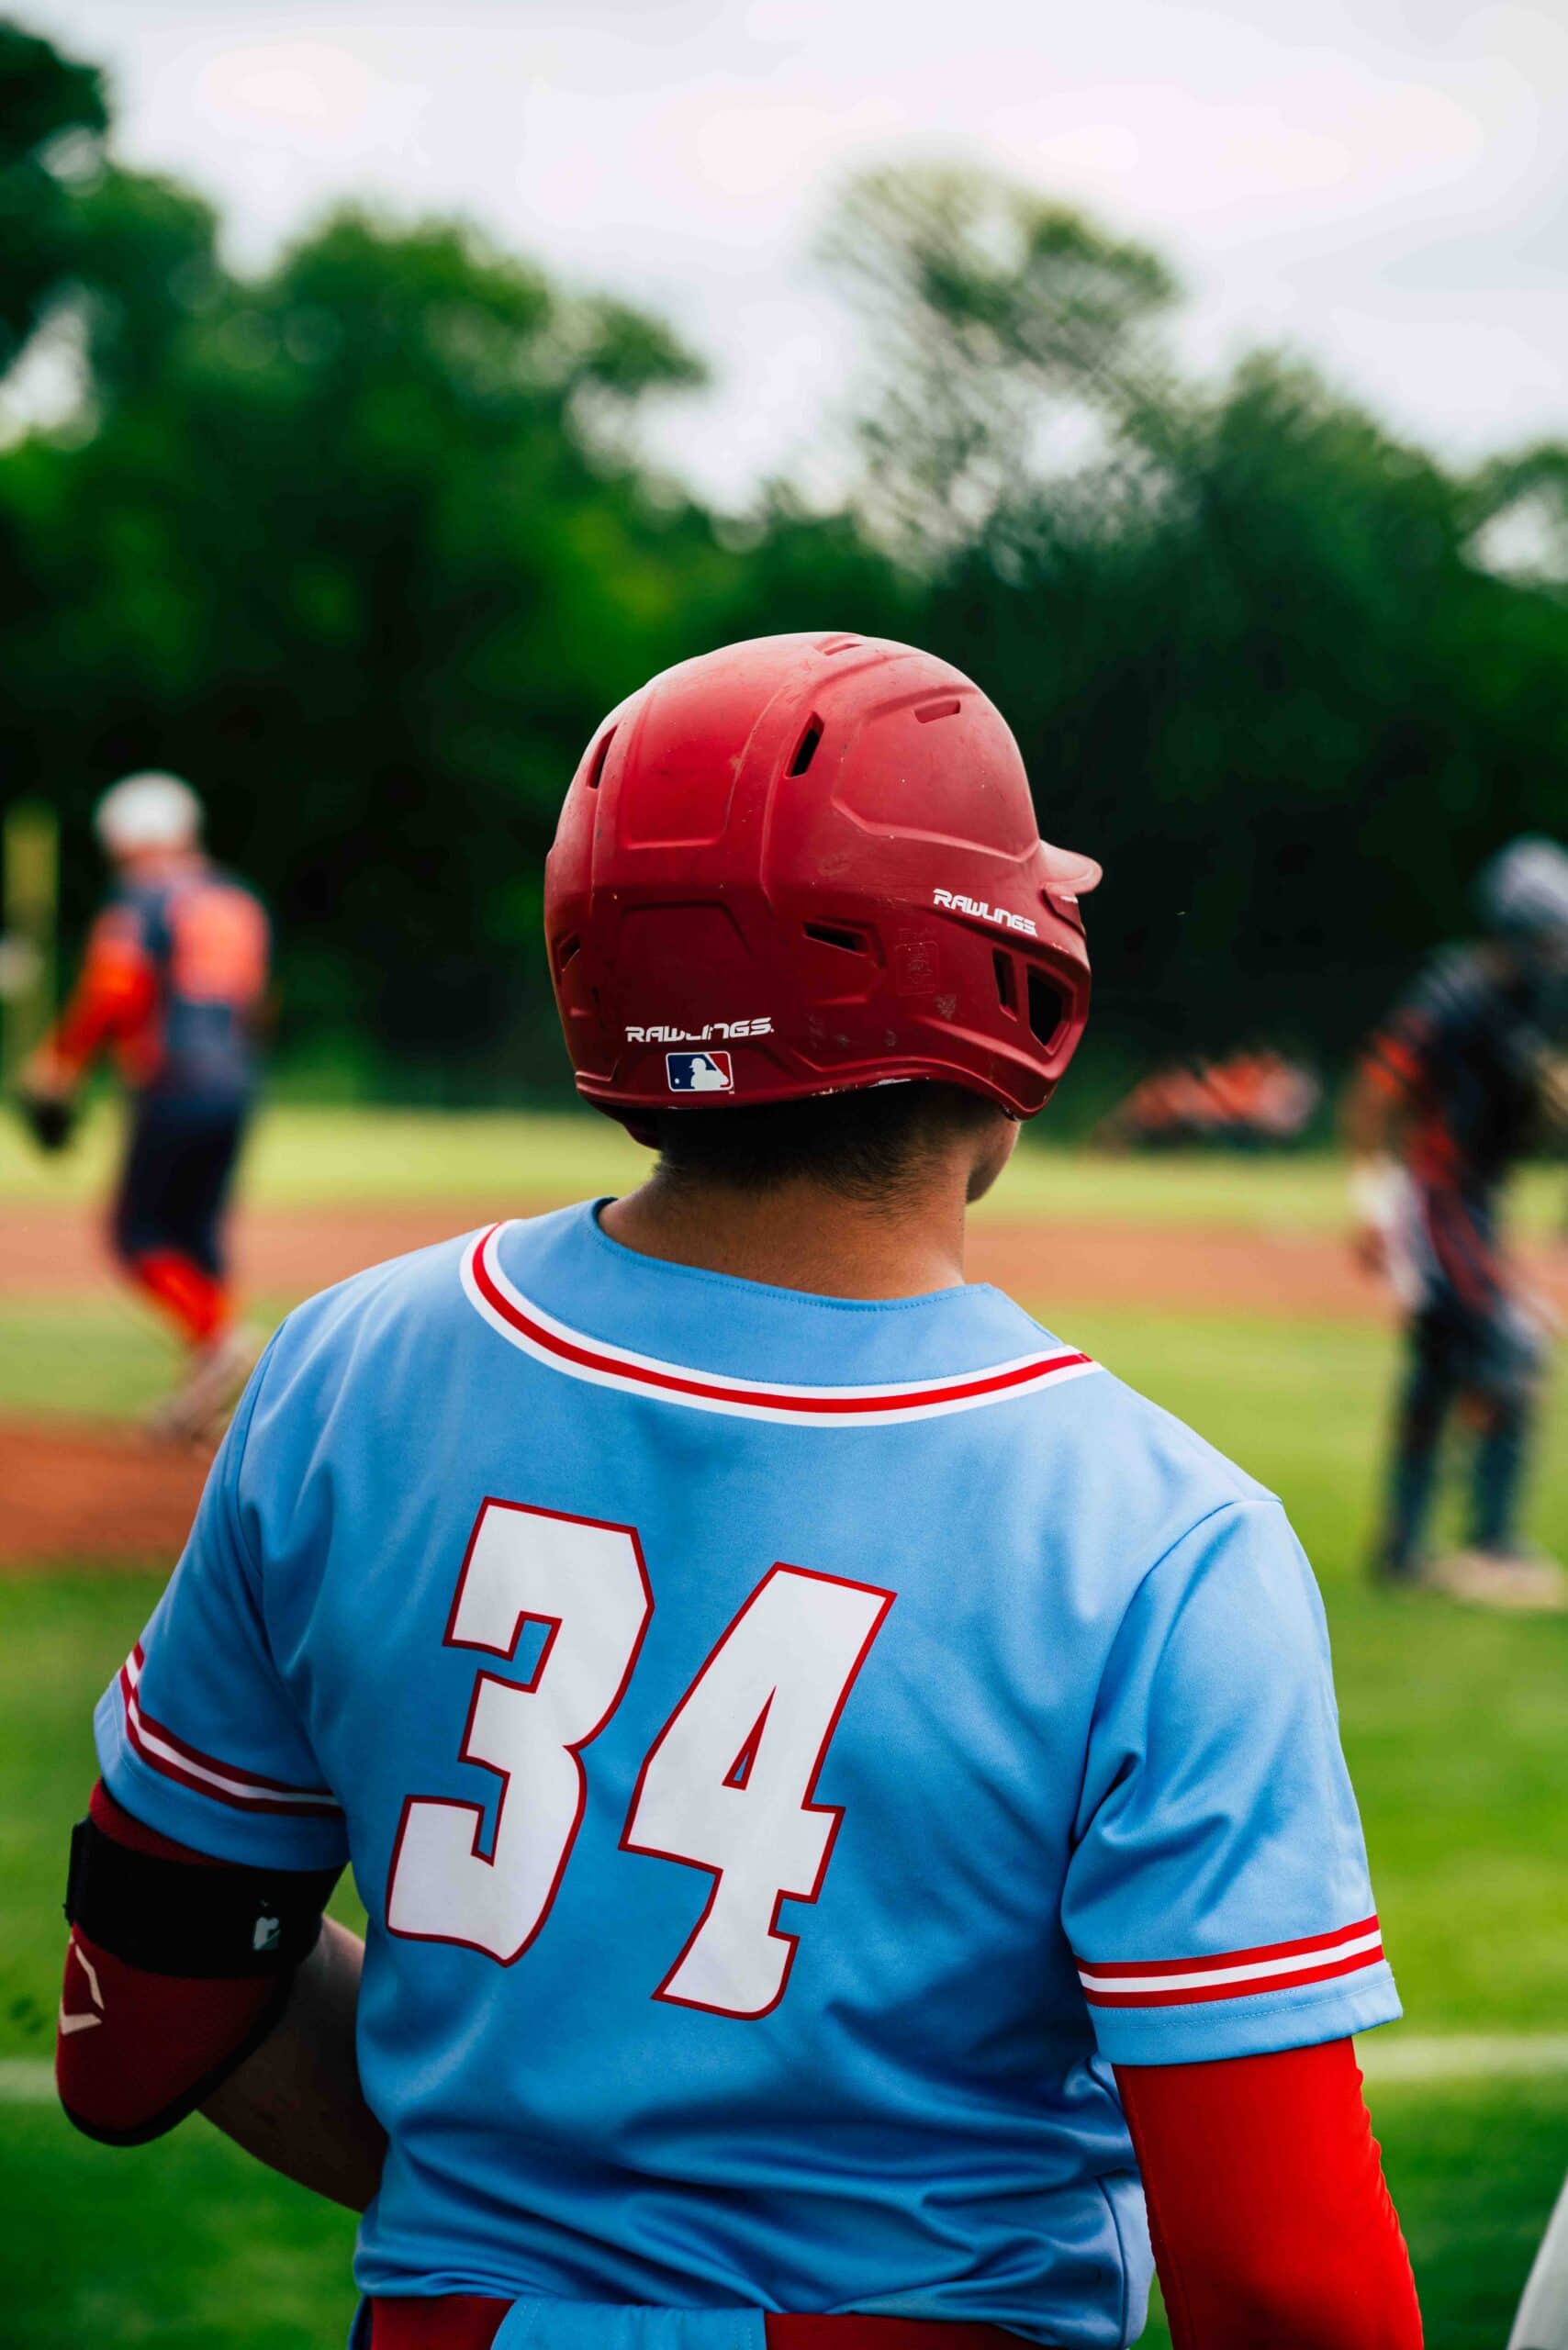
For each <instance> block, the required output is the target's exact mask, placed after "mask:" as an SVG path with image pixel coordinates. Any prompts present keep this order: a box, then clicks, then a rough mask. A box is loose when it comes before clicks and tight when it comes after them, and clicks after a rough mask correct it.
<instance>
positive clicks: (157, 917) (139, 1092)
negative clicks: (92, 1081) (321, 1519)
mask: <svg viewBox="0 0 1568 2350" xmlns="http://www.w3.org/2000/svg"><path fill="white" fill-rule="evenodd" d="M201 812H202V811H201V804H200V802H199V801H198V800H197V799H196V794H195V792H194V791H192V790H191V789H190V787H189V786H188V785H187V784H185V783H182V782H180V780H179V779H178V778H176V777H174V776H170V775H134V776H127V777H126V778H125V779H124V780H123V781H122V782H120V783H117V784H116V785H115V786H114V788H113V789H112V790H110V791H108V792H106V794H105V795H104V798H103V800H101V801H100V802H99V805H98V811H97V820H96V821H97V834H98V838H99V841H100V843H101V845H102V846H103V849H104V852H105V855H106V856H107V857H108V859H109V861H110V863H111V865H112V866H113V867H114V869H115V881H116V886H115V890H114V893H113V895H112V897H111V898H110V900H109V902H108V904H107V905H106V908H105V909H104V911H103V912H102V913H101V914H100V915H99V916H98V919H97V921H96V923H95V925H94V927H93V931H92V934H91V936H90V938H89V941H88V946H87V954H86V959H85V962H84V967H83V970H82V975H81V979H80V980H79V982H78V985H77V988H76V992H75V994H74V996H73V999H72V1002H71V1003H70V1005H69V1006H68V1008H67V1010H66V1012H65V1013H64V1016H63V1018H62V1020H61V1022H60V1023H59V1024H58V1026H57V1027H56V1029H55V1031H54V1033H53V1035H51V1036H50V1038H49V1039H48V1040H47V1041H46V1043H45V1044H44V1046H43V1047H42V1048H41V1050H40V1051H39V1053H38V1054H37V1055H36V1056H35V1057H34V1058H33V1060H32V1062H31V1064H30V1065H29V1067H28V1070H27V1072H26V1076H25V1079H24V1091H25V1097H26V1099H27V1101H28V1103H29V1104H30V1105H31V1107H32V1110H33V1113H34V1116H35V1121H36V1123H37V1124H38V1126H39V1134H40V1138H42V1139H44V1140H46V1141H48V1140H53V1141H55V1142H57V1143H58V1142H60V1141H62V1140H63V1138H64V1136H65V1135H66V1134H67V1133H68V1132H69V1123H70V1114H71V1113H70V1105H71V1103H72V1101H73V1096H74V1094H75V1092H76V1090H77V1088H78V1086H79V1085H80V1083H81V1081H82V1079H83V1077H84V1075H85V1073H86V1071H87V1069H89V1068H90V1066H91V1064H92V1062H93V1061H94V1059H95V1057H96V1056H97V1054H98V1053H99V1052H100V1051H102V1050H103V1049H105V1048H106V1047H112V1048H113V1050H114V1051H115V1053H116V1055H117V1057H118V1065H119V1069H120V1074H121V1076H122V1078H123V1080H124V1082H125V1085H126V1088H127V1091H128V1092H129V1097H130V1117H129V1128H128V1133H127V1142H126V1150H125V1158H124V1163H123V1166H122V1169H121V1172H120V1178H119V1183H118V1192H117V1195H116V1199H115V1204H114V1211H113V1219H112V1238H113V1246H114V1251H115V1256H116V1259H117V1260H118V1263H119V1265H120V1266H121V1267H122V1269H123V1270H124V1271H125V1273H126V1275H127V1276H128V1278H129V1280H130V1281H133V1282H134V1283H135V1284H136V1286H137V1287H138V1289H139V1290H140V1292H142V1294H143V1295H144V1296H146V1297H148V1298H149V1299H151V1302H152V1304H153V1305H154V1306H155V1307H157V1308H158V1310H159V1311H160V1312H161V1313H162V1315H164V1317H165V1318H166V1319H167V1320H168V1321H169V1322H170V1323H171V1324H172V1325H173V1326H174V1330H175V1331H176V1333H177V1334H178V1336H179V1337H180V1339H181V1341H182V1343H183V1345H184V1348H185V1370H184V1374H183V1377H182V1380H181V1382H180V1385H179V1387H178V1389H177V1391H176V1393H174V1395H173V1396H172V1397H171V1398H170V1400H169V1401H168V1402H167V1403H166V1404H163V1405H162V1406H161V1407H160V1409H159V1411H158V1413H157V1414H156V1415H155V1416H154V1420H153V1426H154V1427H155V1429H156V1430H157V1431H159V1432H161V1433H162V1434H165V1435H170V1436H177V1437H196V1436H199V1435H202V1434H203V1433H205V1432H206V1430H207V1428H208V1427H211V1425H212V1424H213V1422H214V1421H215V1419H216V1418H217V1417H218V1416H220V1415H221V1413H222V1412H223V1411H225V1410H226V1409H227V1408H228V1407H229V1406H230V1404H232V1403H233V1402H234V1399H235V1397H236V1396H237V1394H238V1393H239V1392H240V1387H241V1383H242V1382H243V1380H244V1377H245V1374H246V1372H247V1371H249V1370H250V1368H251V1366H252V1363H253V1362H254V1360H255V1358H256V1352H257V1348H256V1345H255V1343H254V1341H253V1339H252V1336H251V1334H250V1333H249V1332H248V1331H246V1330H244V1329H242V1328H241V1327H238V1326H236V1322H235V1310H234V1299H233V1295H232V1292H231V1291H230V1286H229V1281H228V1278H227V1270H226V1261H225V1251H224V1243H223V1221H224V1214H225V1211H226V1209H227V1206H228V1202H229V1195H230V1186H231V1183H232V1180H233V1175H234V1169H235V1165H236V1161H237V1159H238V1157H239V1153H240V1147H241V1140H242V1138H243V1136H244V1131H245V1125H246V1121H247V1119H248V1117H249V1115H250V1111H251V1106H252V1098H253V1095H254V1091H255V1081H256V1063H257V1050H258V1043H259V1036H260V1030H261V1025H262V1020H263V1008H264V1004H265V1000H266V993H267V962H268V928H267V920H266V916H265V914H264V913H263V911H262V908H261V906H260V905H259V903H258V902H257V901H256V899H255V898H254V897H253V896H252V893H251V892H250V890H247V889H245V888H243V887H242V886H241V884H240V883H239V882H238V881H236V880H234V879H232V878H230V876H229V875H227V874H225V873H221V872H219V871H218V868H217V867H215V866H213V865H211V864H209V863H208V861H207V858H206V857H205V856H203V855H202V852H201V846H200V840H201Z"/></svg>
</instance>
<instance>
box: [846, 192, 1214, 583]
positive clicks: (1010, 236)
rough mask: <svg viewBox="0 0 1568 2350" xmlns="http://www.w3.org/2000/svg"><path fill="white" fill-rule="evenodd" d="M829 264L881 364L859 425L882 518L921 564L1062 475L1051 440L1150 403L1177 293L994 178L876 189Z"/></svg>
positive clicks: (1140, 254)
mask: <svg viewBox="0 0 1568 2350" xmlns="http://www.w3.org/2000/svg"><path fill="white" fill-rule="evenodd" d="M823 252H824V256H825V258H826V260H827V262H828V263H829V265H830V267H831V268H832V269H833V270H834V272H835V274H837V275H838V276H839V278H840V279H841V280H842V282H843V283H844V284H845V285H846V287H847V289H848V291H849V292H850V294H851V295H852V297H854V300H855V305H856V308H857V314H858V317H859V319H861V321H862V322H863V324H864V325H865V326H866V327H867V328H868V330H869V333H868V345H869V348H870V349H871V350H872V351H873V352H874V353H875V374H874V375H873V377H872V380H871V386H870V395H871V404H870V406H869V408H868V412H867V413H866V414H865V415H864V416H863V417H862V419H861V420H860V421H859V425H858V435H859V439H860V442H861V444H862V449H863V453H864V455H865V458H866V461H867V464H868V491H869V493H870V495H869V498H868V503H869V506H870V509H871V510H872V512H873V513H874V514H875V515H876V516H877V517H878V519H879V520H880V521H881V522H882V524H883V526H884V527H885V528H886V527H890V528H891V529H892V530H893V531H894V532H895V533H896V534H897V536H898V537H899V538H900V539H901V540H902V541H904V542H905V543H909V544H911V545H913V547H914V548H916V549H921V548H932V547H936V548H941V547H944V546H950V545H953V544H961V543H963V542H964V541H965V540H966V539H968V538H969V537H970V536H971V535H972V534H973V533H974V532H976V531H977V530H983V528H984V526H985V523H986V521H987V519H988V517H989V516H990V515H991V512H992V511H993V509H995V507H996V506H997V505H998V503H999V502H1000V501H1002V499H1003V498H1006V496H1007V495H1008V494H1009V492H1010V490H1012V489H1013V488H1014V487H1015V486H1016V484H1017V482H1018V480H1019V478H1020V476H1027V475H1030V474H1033V473H1036V472H1037V471H1038V469H1039V465H1040V463H1041V461H1042V460H1046V461H1047V462H1048V448H1047V446H1046V445H1045V443H1046V435H1047V431H1048V430H1049V428H1050V427H1051V426H1052V425H1055V426H1056V427H1058V430H1059V429H1060V428H1061V427H1062V426H1063V425H1064V423H1065V424H1071V423H1073V422H1076V424H1077V425H1078V427H1079V429H1080V431H1081V429H1082V427H1083V426H1084V424H1085V423H1089V424H1093V423H1096V422H1103V420H1106V419H1107V418H1108V419H1110V420H1116V419H1119V418H1120V417H1121V416H1123V415H1124V414H1125V413H1126V410H1127V409H1128V408H1129V407H1131V406H1134V405H1137V404H1141V403H1143V402H1145V401H1147V400H1148V398H1149V397H1151V391H1152V386H1151V384H1150V383H1149V382H1148V381H1146V378H1148V377H1150V376H1151V375H1152V374H1153V371H1154V364H1155V363H1154V354H1153V352H1152V349H1151V347H1150V345H1149V342H1148V325H1149V322H1150V321H1151V320H1152V319H1154V318H1155V317H1156V316H1157V315H1158V314H1159V312H1160V311H1161V310H1162V309H1164V308H1167V307H1168V306H1169V305H1170V303H1171V302H1172V301H1173V300H1174V298H1175V293H1176V286H1175V281H1174V279H1173V278H1172V277H1171V275H1170V272H1169V270H1168V269H1167V268H1166V266H1165V264H1164V263H1163V262H1161V261H1160V260H1159V257H1158V256H1157V255H1156V254H1154V253H1152V252H1149V251H1148V248H1147V247H1146V246H1144V245H1139V244H1135V243H1131V242H1128V241H1124V240H1120V239H1117V238H1115V237H1113V236H1111V235H1109V234H1108V233H1107V232H1106V231H1105V230H1104V229H1102V228H1100V227H1099V226H1098V225H1097V224H1096V223H1095V222H1093V221H1092V220H1090V219H1089V218H1086V216H1085V215H1084V214H1082V213H1081V212H1078V211H1074V210H1072V209H1070V208H1069V207H1066V206H1063V205H1058V204H1052V203H1050V202H1048V201H1047V199H1046V198H1045V197H1043V196H1037V195H1036V194H1035V193H1034V192H1033V191H1032V190H1030V189H1027V188H1024V187H1020V186H1018V185H1014V184H1013V183H1011V182H1009V181H1006V180H1003V179H1001V178H998V177H996V176H994V175H992V174H991V173H985V172H980V171H975V170H958V169H953V168H950V167H944V166H938V165H916V166H895V167H892V168H890V169H883V170H879V171H874V172H870V173H866V174H864V175H863V176H862V177H861V178H859V179H857V180H856V181H854V182H852V183H851V185H849V187H848V188H847V189H846V192H845V195H844V198H843V201H842V203H841V206H840V207H839V209H838V211H837V213H836V214H835V216H834V221H833V224H832V227H831V229H830V230H829V232H828V234H827V237H826V238H825V240H824V242H823Z"/></svg>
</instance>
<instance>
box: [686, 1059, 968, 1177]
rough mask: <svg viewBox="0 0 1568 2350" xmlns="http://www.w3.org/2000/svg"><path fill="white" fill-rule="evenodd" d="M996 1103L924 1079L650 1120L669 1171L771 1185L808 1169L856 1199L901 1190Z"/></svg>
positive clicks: (704, 1106) (701, 1109) (700, 1109)
mask: <svg viewBox="0 0 1568 2350" xmlns="http://www.w3.org/2000/svg"><path fill="white" fill-rule="evenodd" d="M996 1114H997V1113H996V1111H995V1109H994V1108H993V1106H992V1105H991V1102H988V1101H987V1100H986V1099H985V1097H984V1096H983V1095H982V1094H979V1093H971V1092H969V1091H968V1090H967V1089H966V1088H965V1087H963V1086H959V1085H943V1084H938V1083H936V1082H935V1080H926V1079H917V1080H913V1081H912V1082H911V1083H909V1084H907V1085H873V1086H866V1087H863V1088H860V1089H858V1090H857V1091H852V1092H846V1093H817V1094H813V1095H812V1097H811V1098H810V1099H809V1100H808V1101H804V1102H741V1103H735V1104H734V1105H733V1106H729V1107H725V1108H720V1107H718V1106H717V1105H715V1104H712V1103H707V1102H704V1103H703V1104H702V1105H701V1106H700V1107H698V1106H696V1105H695V1104H693V1105H692V1106H690V1107H685V1106H683V1107H682V1108H680V1109H678V1110H657V1111H655V1112H654V1113H652V1114H651V1116H650V1117H649V1119H648V1125H649V1127H650V1129H651V1130H652V1133H653V1136H654V1138H655V1145H656V1147H657V1149H658V1154H659V1172H660V1174H661V1175H665V1176H667V1177H669V1178H670V1179H671V1180H672V1181H676V1182H678V1183H684V1182H700V1183H720V1184H725V1185H727V1186H729V1188H730V1189H732V1190H734V1191H737V1192H766V1191H769V1190H771V1189H772V1188H773V1187H774V1186H775V1185H777V1184H779V1183H788V1182H791V1181H799V1180H800V1179H801V1178H802V1177H804V1178H807V1179H809V1180H810V1181H812V1182H813V1183H820V1184H822V1185H823V1187H824V1189H826V1190H828V1191H831V1192H841V1193H842V1194H843V1195H844V1196H845V1197H846V1199H854V1200H877V1199H882V1198H885V1197H887V1196H888V1195H889V1194H890V1193H896V1192H898V1191H899V1190H900V1188H901V1187H902V1185H903V1184H905V1183H906V1182H907V1181H909V1180H910V1178H911V1177H912V1176H913V1175H914V1174H916V1173H917V1172H918V1170H919V1169H920V1168H921V1166H922V1165H923V1164H924V1162H925V1161H926V1160H927V1159H928V1158H930V1157H931V1156H932V1154H933V1152H935V1151H936V1150H938V1149H940V1148H941V1147H943V1146H944V1145H945V1144H946V1143H947V1142H949V1141H950V1140H951V1139H952V1138H953V1137H954V1136H958V1135H966V1134H978V1133H979V1132H980V1128H981V1127H982V1126H983V1125H984V1124H985V1122H986V1120H987V1118H990V1117H995V1115H996Z"/></svg>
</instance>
